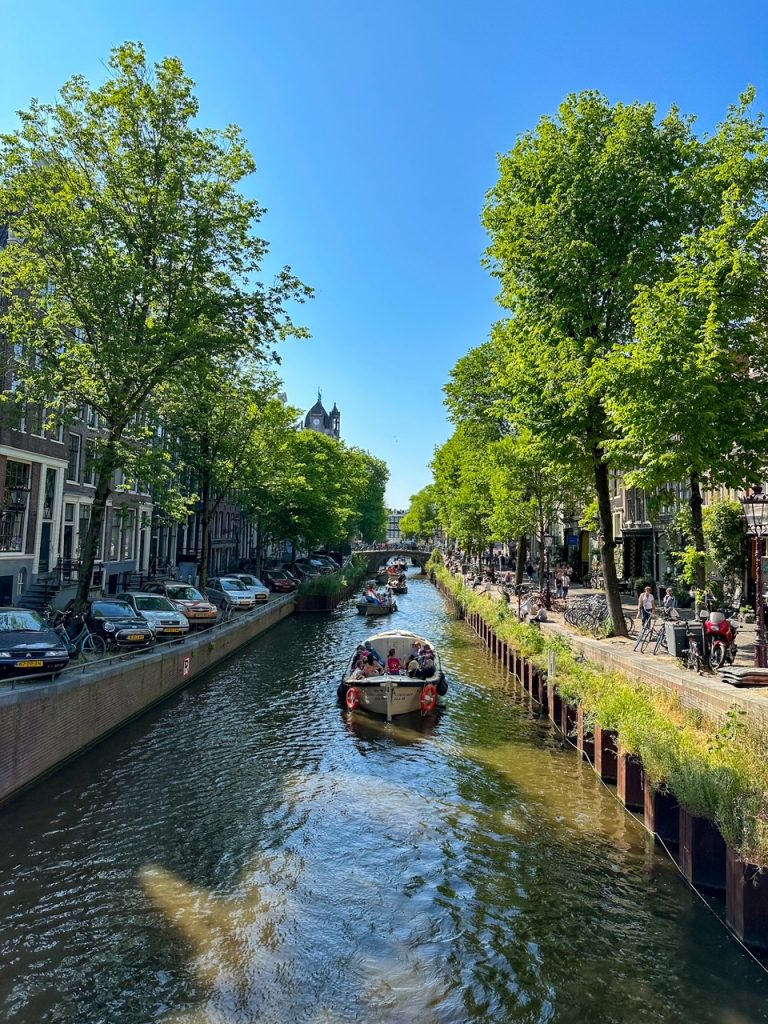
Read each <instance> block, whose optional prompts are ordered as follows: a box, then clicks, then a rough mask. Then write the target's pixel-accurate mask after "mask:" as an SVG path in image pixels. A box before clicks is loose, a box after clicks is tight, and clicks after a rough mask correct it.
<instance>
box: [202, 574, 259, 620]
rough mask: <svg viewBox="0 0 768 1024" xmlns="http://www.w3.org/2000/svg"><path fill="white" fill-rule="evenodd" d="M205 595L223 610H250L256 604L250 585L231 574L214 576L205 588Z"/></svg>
mask: <svg viewBox="0 0 768 1024" xmlns="http://www.w3.org/2000/svg"><path fill="white" fill-rule="evenodd" d="M205 596H206V597H207V598H208V600H209V601H213V603H214V604H215V605H216V607H217V608H220V609H221V611H222V612H228V611H248V609H250V608H253V606H254V605H255V604H256V602H255V600H254V597H253V594H252V593H251V592H250V590H249V589H248V587H246V585H245V584H244V583H241V582H240V580H236V579H234V578H233V577H231V576H212V577H211V578H210V579H209V580H208V586H207V587H206V588H205Z"/></svg>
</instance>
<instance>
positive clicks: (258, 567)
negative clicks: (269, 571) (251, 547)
mask: <svg viewBox="0 0 768 1024" xmlns="http://www.w3.org/2000/svg"><path fill="white" fill-rule="evenodd" d="M262 557H263V545H262V539H261V521H260V520H259V519H257V520H256V555H255V558H254V562H255V564H256V575H257V576H258V577H259V579H261V559H262Z"/></svg>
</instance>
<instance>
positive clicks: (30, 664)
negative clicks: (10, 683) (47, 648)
mask: <svg viewBox="0 0 768 1024" xmlns="http://www.w3.org/2000/svg"><path fill="white" fill-rule="evenodd" d="M42 667H43V663H42V661H17V662H16V668H42Z"/></svg>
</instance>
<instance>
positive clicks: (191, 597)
mask: <svg viewBox="0 0 768 1024" xmlns="http://www.w3.org/2000/svg"><path fill="white" fill-rule="evenodd" d="M166 591H167V593H168V597H170V599H171V600H172V601H204V600H205V598H204V597H203V595H202V594H201V593H200V591H199V590H195V588H194V587H166Z"/></svg>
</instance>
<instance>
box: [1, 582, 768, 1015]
mask: <svg viewBox="0 0 768 1024" xmlns="http://www.w3.org/2000/svg"><path fill="white" fill-rule="evenodd" d="M400 607H401V611H400V612H399V613H398V621H399V622H400V623H401V624H403V625H404V626H407V627H408V628H412V629H414V630H415V631H417V632H423V633H425V634H426V635H427V636H430V637H431V638H432V639H433V640H434V642H435V643H436V644H438V645H439V648H440V650H441V653H442V655H443V660H444V665H445V668H446V672H447V673H448V675H449V679H450V682H451V689H450V692H449V694H448V697H447V699H446V709H445V711H444V713H443V714H442V715H441V716H440V717H439V718H438V719H435V720H432V719H421V718H420V716H415V717H411V716H409V717H408V718H407V719H406V718H403V719H399V720H397V721H396V722H393V723H391V724H390V725H387V724H386V723H385V722H383V721H380V720H378V719H373V718H370V717H368V716H366V715H365V713H363V712H358V713H354V714H352V715H350V714H349V713H347V712H342V711H340V710H339V709H338V708H337V707H336V706H335V703H334V698H335V690H336V682H337V680H338V672H339V669H340V665H341V663H342V661H343V660H344V658H345V657H346V656H347V655H348V653H349V651H350V650H351V648H352V646H353V645H354V644H356V643H358V642H359V641H360V640H361V639H363V638H364V637H365V636H366V635H367V634H368V633H370V632H373V631H374V630H373V628H371V626H370V623H368V624H366V622H365V620H363V619H362V618H360V617H358V616H357V615H355V614H354V613H353V609H350V608H342V609H340V610H339V611H338V612H337V613H336V614H335V615H334V616H331V617H329V618H328V617H321V616H301V617H295V618H294V619H292V620H290V621H286V622H284V623H282V624H281V625H279V626H278V627H276V628H275V629H274V630H273V631H272V632H271V633H270V634H268V635H267V636H266V637H264V638H262V639H261V640H260V641H258V642H257V643H255V644H254V645H253V646H252V648H251V649H250V650H249V651H247V652H246V653H245V654H243V655H241V656H240V657H238V658H237V659H236V660H233V661H232V662H230V663H229V664H227V665H225V666H224V667H222V668H221V669H219V670H218V671H217V672H215V673H213V674H212V675H211V676H210V677H209V678H208V679H206V680H204V681H203V682H201V683H198V684H196V685H195V686H192V687H190V688H189V689H187V690H186V691H184V692H183V693H182V694H180V695H179V696H178V697H176V698H175V699H173V700H172V701H169V702H168V703H166V704H165V705H163V706H162V707H161V708H159V709H157V710H156V711H155V712H153V713H151V714H149V715H147V716H145V717H144V718H143V719H141V721H139V722H136V723H134V724H133V725H132V726H130V727H129V728H127V729H125V730H123V731H122V732H121V733H120V734H118V735H117V736H116V737H113V739H112V740H110V741H109V742H108V743H107V744H104V745H102V746H101V747H99V748H97V749H95V750H94V751H92V752H91V753H90V754H88V755H87V756H85V757H84V758H82V759H81V760H79V761H78V762H77V763H76V764H74V765H72V766H71V767H69V768H68V769H66V770H64V771H62V772H60V773H59V774H58V775H56V776H55V777H53V778H51V779H50V780H48V781H47V782H46V783H44V784H43V785H41V786H39V787H37V788H36V789H35V790H34V791H33V792H32V793H30V794H28V795H27V796H25V797H24V798H23V799H21V800H19V801H17V802H16V803H15V804H14V805H12V806H11V807H9V808H7V809H6V811H5V812H4V813H3V814H2V815H0V829H1V830H2V833H1V834H2V835H3V837H4V842H3V846H2V850H1V851H0V878H1V879H2V882H1V884H0V913H1V914H2V920H3V926H2V931H0V955H1V959H0V964H1V966H0V1020H2V1021H3V1022H6V1021H7V1022H8V1024H33V1022H34V1024H38V1022H40V1024H42V1022H46V1024H48V1022H50V1024H59V1022H60V1024H102V1022H103V1024H144V1022H147V1021H160V1022H163V1024H169V1022H173V1024H203V1022H205V1024H210V1022H216V1024H224V1022H228V1024H231V1022H246V1021H247V1022H254V1021H265V1022H286V1024H287V1022H290V1024H293V1022H299V1021H300V1022H303V1021H308V1022H318V1024H330V1022H342V1021H344V1022H349V1021H366V1022H367V1021H370V1022H386V1024H399V1022H403V1024H406V1022H407V1024H414V1022H417V1024H420V1022H427V1024H431V1022H434V1024H448V1022H468V1021H477V1022H507V1021H514V1022H517V1021H525V1022H528V1021H530V1022H534V1021H535V1022H544V1021H563V1022H570V1021H573V1022H581V1021H595V1022H613V1021H616V1022H623V1021H627V1022H629V1021H632V1022H642V1024H645V1022H664V1024H668V1022H683V1021H686V1022H688V1021H697V1022H705V1024H715V1022H717V1024H747V1022H755V1021H768V1012H766V1007H765V996H766V992H767V990H766V986H765V984H764V982H765V979H764V977H763V976H762V975H760V973H759V972H758V969H757V968H756V967H755V966H754V965H753V964H751V963H750V961H748V960H747V959H746V958H744V957H743V956H742V955H741V954H740V953H739V952H738V949H737V947H736V946H735V944H734V943H733V942H731V941H730V940H729V939H728V938H727V936H726V935H725V933H724V932H723V930H722V929H721V927H720V926H719V925H718V924H717V922H715V921H714V919H713V918H712V916H711V915H710V914H709V912H708V911H707V910H706V908H705V907H704V906H703V905H702V904H701V902H700V901H699V900H698V899H697V898H696V897H695V896H693V895H692V894H691V893H689V891H688V890H687V889H686V888H685V887H684V885H683V884H682V883H681V882H680V880H679V878H678V876H677V872H676V869H675V868H674V866H672V865H671V864H669V863H668V862H667V861H666V860H664V859H663V858H661V857H660V856H659V855H658V854H657V853H656V851H655V850H654V847H653V844H652V843H651V842H650V841H649V840H648V838H647V837H646V835H645V833H644V832H643V831H642V829H641V828H640V827H639V825H638V824H637V823H636V822H635V821H634V820H633V819H632V818H631V817H630V816H628V815H627V814H626V813H625V812H624V811H623V810H622V809H621V808H619V806H618V805H617V803H616V801H615V799H614V798H613V797H612V796H611V795H610V794H609V793H608V792H607V791H606V790H605V789H604V788H603V787H602V786H600V785H599V783H598V782H597V781H596V778H595V776H594V774H593V773H592V772H591V771H590V770H589V769H587V768H585V767H584V766H582V765H580V764H579V763H578V762H577V760H576V757H575V755H574V754H573V752H572V751H570V750H569V749H567V748H566V747H564V746H563V745H562V744H561V743H560V742H559V741H558V739H557V737H556V736H554V735H553V734H552V732H551V731H550V729H549V727H548V725H547V724H546V722H544V721H542V720H540V719H539V718H538V717H537V716H536V714H535V711H532V710H531V707H530V705H529V703H528V700H527V697H525V696H524V695H521V694H520V693H519V692H518V691H516V690H515V688H514V686H513V685H512V684H511V683H510V681H509V680H508V679H506V678H505V677H503V676H502V675H501V674H500V673H499V672H498V671H497V670H496V668H495V667H494V666H493V664H492V662H491V661H490V659H489V658H488V656H487V654H486V653H485V652H483V651H482V650H481V649H480V648H479V647H478V646H477V644H476V642H475V641H474V639H473V638H472V637H471V636H470V635H469V633H468V631H467V630H466V628H465V627H464V626H463V624H461V623H457V622H455V621H453V620H452V619H451V617H450V615H449V613H448V610H447V609H446V608H445V607H444V605H443V604H442V601H441V599H440V598H439V595H437V594H436V592H435V591H434V590H433V589H432V588H431V587H430V586H429V585H428V584H427V583H426V582H424V581H421V580H418V579H416V580H412V581H411V586H410V591H409V593H408V594H407V595H403V596H402V597H401V599H400ZM334 677H335V678H334Z"/></svg>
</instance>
